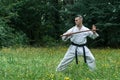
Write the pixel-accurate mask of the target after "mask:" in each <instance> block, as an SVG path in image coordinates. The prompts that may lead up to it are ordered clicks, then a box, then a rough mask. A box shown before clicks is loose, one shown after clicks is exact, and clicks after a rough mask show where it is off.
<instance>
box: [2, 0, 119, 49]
mask: <svg viewBox="0 0 120 80" xmlns="http://www.w3.org/2000/svg"><path fill="white" fill-rule="evenodd" d="M0 7H1V8H0V17H1V19H2V20H3V22H5V24H6V25H7V26H9V27H10V28H12V29H14V31H15V32H18V33H19V32H23V34H26V36H27V38H28V39H29V40H28V42H29V43H30V44H34V45H39V44H43V43H44V42H46V41H47V39H48V41H49V42H50V43H51V42H55V41H56V40H57V41H60V37H59V36H60V35H61V34H62V33H64V32H65V31H66V30H68V29H69V28H71V27H72V26H74V25H75V24H74V17H75V15H77V14H81V15H82V16H83V18H84V19H83V20H84V21H83V23H84V25H85V26H86V27H88V28H91V25H92V24H95V25H97V27H98V28H99V29H101V32H98V33H99V34H100V37H99V38H98V39H96V40H95V41H94V42H92V41H91V40H89V42H88V44H90V45H91V46H94V47H96V46H101V47H107V46H110V47H119V45H118V44H119V43H120V40H119V39H120V36H118V35H119V34H120V32H119V31H120V28H119V26H120V24H119V19H120V2H119V1H118V0H110V1H109V0H9V1H8V0H0ZM114 27H116V28H114ZM108 28H110V29H108ZM113 29H114V30H113ZM111 30H112V31H111ZM110 31H111V32H110ZM108 32H110V33H109V34H108ZM113 35H117V36H113ZM46 36H47V38H46ZM48 36H49V37H48ZM49 38H50V39H49ZM52 40H53V41H52ZM91 43H92V44H91ZM52 44H56V43H52ZM46 45H50V44H46Z"/></svg>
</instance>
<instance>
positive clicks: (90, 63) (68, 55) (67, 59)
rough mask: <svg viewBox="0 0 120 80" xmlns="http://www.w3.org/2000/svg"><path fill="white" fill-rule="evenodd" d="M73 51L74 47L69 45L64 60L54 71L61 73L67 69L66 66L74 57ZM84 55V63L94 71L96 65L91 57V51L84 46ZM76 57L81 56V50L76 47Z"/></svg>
mask: <svg viewBox="0 0 120 80" xmlns="http://www.w3.org/2000/svg"><path fill="white" fill-rule="evenodd" d="M75 49H76V46H74V45H70V47H69V48H68V51H67V52H66V54H65V56H64V58H63V59H62V60H61V62H60V63H59V65H58V67H57V68H56V71H63V70H65V69H66V68H67V66H68V64H69V63H70V62H72V60H73V59H74V57H75ZM85 54H86V63H87V65H88V67H89V69H90V70H91V71H93V70H95V68H96V64H95V58H94V56H93V55H92V53H91V51H90V50H89V49H88V48H87V47H86V46H85ZM77 55H78V56H83V48H82V47H78V48H77Z"/></svg>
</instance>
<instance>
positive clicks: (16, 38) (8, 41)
mask: <svg viewBox="0 0 120 80" xmlns="http://www.w3.org/2000/svg"><path fill="white" fill-rule="evenodd" d="M27 42H28V41H27V37H26V35H25V34H24V33H22V32H17V31H15V30H14V29H13V28H10V27H9V26H8V25H7V24H6V23H5V22H4V21H3V20H2V19H0V46H5V47H8V46H13V45H24V44H27Z"/></svg>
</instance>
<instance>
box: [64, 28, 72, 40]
mask: <svg viewBox="0 0 120 80" xmlns="http://www.w3.org/2000/svg"><path fill="white" fill-rule="evenodd" d="M72 29H73V28H71V29H69V30H68V31H66V32H65V33H64V34H63V35H65V34H68V33H71V32H72ZM71 36H72V35H71ZM71 36H62V40H63V41H67V40H68V39H70V38H71Z"/></svg>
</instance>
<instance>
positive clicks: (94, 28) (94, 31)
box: [88, 25, 99, 39]
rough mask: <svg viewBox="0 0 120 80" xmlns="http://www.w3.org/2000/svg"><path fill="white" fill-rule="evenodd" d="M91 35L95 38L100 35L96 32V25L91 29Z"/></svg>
mask: <svg viewBox="0 0 120 80" xmlns="http://www.w3.org/2000/svg"><path fill="white" fill-rule="evenodd" d="M88 33H89V35H88V36H89V37H91V38H92V39H95V38H97V37H98V36H99V34H98V33H97V32H96V26H95V25H92V31H89V32H88Z"/></svg>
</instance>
